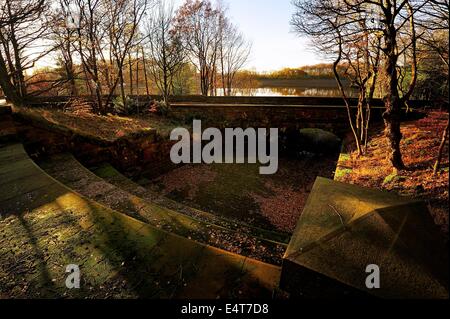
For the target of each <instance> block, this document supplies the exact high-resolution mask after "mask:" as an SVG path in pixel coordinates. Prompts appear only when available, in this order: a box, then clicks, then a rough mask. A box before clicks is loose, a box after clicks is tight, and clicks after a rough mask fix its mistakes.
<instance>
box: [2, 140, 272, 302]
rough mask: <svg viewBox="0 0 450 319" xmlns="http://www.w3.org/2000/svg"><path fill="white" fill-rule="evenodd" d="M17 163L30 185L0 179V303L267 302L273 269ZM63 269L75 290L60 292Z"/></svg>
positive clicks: (8, 149)
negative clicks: (77, 285)
mask: <svg viewBox="0 0 450 319" xmlns="http://www.w3.org/2000/svg"><path fill="white" fill-rule="evenodd" d="M2 151H4V154H9V155H8V156H10V155H12V154H16V155H17V156H18V157H20V156H21V155H20V154H21V153H22V154H24V153H25V151H24V150H23V148H22V147H21V146H20V145H12V146H5V147H4V148H3V149H2ZM21 163H22V164H23V166H22V167H21V168H20V167H17V168H16V169H17V171H19V170H22V172H21V174H22V175H21V176H33V177H32V178H18V179H14V178H8V179H9V182H7V184H4V183H3V180H0V194H2V197H4V198H5V200H4V201H3V200H2V201H0V297H2V298H7V297H21V298H31V297H34V298H36V297H40V298H56V297H58V298H59V297H78V298H86V297H87V298H90V297H92V298H95V297H97V298H105V297H113V298H132V297H141V298H177V297H189V298H217V297H222V298H229V297H242V298H250V297H267V298H270V297H272V294H273V290H274V289H275V288H276V287H277V284H278V280H279V274H280V268H279V267H275V266H271V265H268V264H265V263H261V262H258V261H255V260H252V259H249V258H244V257H242V256H239V255H236V254H232V253H228V252H225V251H223V250H220V249H216V248H212V247H210V246H207V245H202V244H199V243H196V242H194V241H191V240H188V239H186V238H183V237H179V236H177V235H174V234H171V233H168V232H165V231H163V230H160V229H157V228H155V227H152V226H150V225H147V224H145V223H142V222H140V221H138V220H136V219H134V218H131V217H129V216H126V215H124V214H121V213H118V212H116V211H113V210H111V209H108V208H105V207H104V206H102V205H99V204H97V203H96V202H94V201H91V200H88V199H86V198H84V197H82V196H80V195H78V194H76V193H74V192H73V191H71V190H70V189H68V188H66V187H65V186H63V185H62V184H60V183H59V182H57V181H56V180H54V179H52V178H50V177H49V176H48V175H46V174H45V173H44V172H43V171H41V170H40V168H38V167H37V166H35V165H34V163H33V162H32V161H31V160H29V163H28V164H26V161H21ZM10 164H11V162H10V161H9V160H6V159H5V158H4V159H3V160H2V159H1V157H0V170H2V171H3V172H5V173H7V174H14V172H15V171H16V170H13V171H11V170H8V169H5V168H6V167H8V166H9V165H10ZM38 184H39V185H43V187H40V188H38V189H36V188H35V187H34V186H36V185H38ZM28 185H33V187H31V186H28ZM6 193H7V196H5V195H4V194H6ZM68 264H77V265H79V266H80V271H81V274H82V277H81V278H82V282H81V289H72V290H69V289H67V288H66V286H65V280H66V276H67V273H66V266H67V265H68Z"/></svg>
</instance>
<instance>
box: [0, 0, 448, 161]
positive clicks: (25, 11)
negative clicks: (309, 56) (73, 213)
mask: <svg viewBox="0 0 450 319" xmlns="http://www.w3.org/2000/svg"><path fill="white" fill-rule="evenodd" d="M292 4H293V10H294V13H293V16H292V21H291V25H292V28H293V30H294V31H295V32H296V33H297V34H298V35H299V36H302V37H306V38H307V39H309V40H310V45H311V46H312V47H314V48H315V49H317V51H318V54H320V55H321V56H322V57H323V59H324V60H328V61H330V63H328V64H321V65H316V66H307V67H300V68H291V69H283V70H280V71H276V72H272V73H263V74H259V73H257V72H255V71H247V70H245V65H246V62H247V60H248V58H249V55H250V51H251V44H250V43H249V42H248V41H247V40H246V38H245V35H244V34H242V33H241V31H240V30H238V29H237V27H236V26H235V25H234V24H233V23H232V22H231V20H230V19H229V17H228V13H227V7H226V4H225V3H222V2H220V1H218V2H214V3H213V2H211V1H209V0H205V1H200V0H186V1H185V2H184V3H183V4H182V5H181V6H180V7H179V8H178V9H176V10H175V8H174V6H173V4H172V3H171V2H170V1H163V0H15V1H9V0H0V86H1V89H2V91H3V94H4V95H5V96H6V98H7V99H8V100H9V101H11V102H13V103H15V104H17V105H25V104H26V102H27V101H29V100H31V99H33V98H34V97H36V96H55V95H64V96H67V95H68V96H73V97H77V96H90V97H91V99H90V100H91V102H92V105H93V109H94V112H95V113H99V114H107V113H110V112H114V111H117V110H124V109H125V110H126V109H127V108H129V107H133V103H134V101H133V100H132V98H130V96H134V95H150V94H155V93H157V94H159V95H161V96H162V102H161V105H163V106H165V107H169V97H170V96H171V95H187V94H198V93H200V94H202V95H204V96H208V95H219V94H222V95H231V94H232V89H233V88H235V87H241V88H245V87H257V86H258V85H259V81H262V80H277V79H285V80H296V79H309V78H316V79H334V80H335V81H336V83H337V84H336V85H337V87H338V88H339V89H340V92H341V96H342V98H343V99H344V101H345V104H346V106H347V108H348V115H349V125H350V128H351V131H352V132H353V136H354V141H355V144H356V148H357V151H358V154H360V155H363V154H364V153H365V152H366V149H367V143H368V140H369V123H370V116H371V112H370V110H371V103H372V100H373V99H374V98H377V97H378V98H382V99H383V100H384V103H385V107H386V111H385V113H384V115H383V118H384V122H385V127H386V136H387V138H388V140H389V144H390V149H391V151H390V154H389V159H390V162H391V163H392V166H393V167H395V168H398V169H401V168H404V163H403V161H402V156H401V150H400V141H401V139H402V134H401V118H402V114H403V113H404V111H405V110H406V111H408V109H409V105H408V101H409V100H411V99H414V98H416V99H425V100H429V101H430V102H431V103H432V105H433V106H437V107H441V108H442V107H446V106H448V86H449V79H448V76H449V73H448V72H449V53H448V51H449V40H448V36H449V2H448V0H420V1H409V0H377V1H373V0H295V1H293V3H292ZM255 5H256V4H255ZM43 64H44V65H45V64H46V65H48V66H46V67H42V65H43ZM347 85H350V86H351V87H352V88H353V89H356V90H357V92H358V103H357V107H356V108H355V110H354V109H353V107H351V105H350V102H349V98H348V96H347V93H346V89H345V87H346V86H347ZM220 92H221V93H220ZM447 128H448V126H447ZM447 131H448V129H447ZM446 137H447V134H446V133H445V134H443V145H444V144H445V140H446ZM438 166H439V165H438Z"/></svg>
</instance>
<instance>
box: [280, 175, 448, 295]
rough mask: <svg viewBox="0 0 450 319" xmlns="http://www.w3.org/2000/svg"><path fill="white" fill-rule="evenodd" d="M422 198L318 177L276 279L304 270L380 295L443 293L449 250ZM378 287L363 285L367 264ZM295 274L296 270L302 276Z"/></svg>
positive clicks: (291, 278) (294, 280) (298, 286)
mask: <svg viewBox="0 0 450 319" xmlns="http://www.w3.org/2000/svg"><path fill="white" fill-rule="evenodd" d="M438 236H439V234H438V232H437V229H436V227H435V225H434V223H433V221H432V219H431V216H430V214H429V212H428V210H427V207H426V205H425V204H424V203H422V202H418V201H412V200H410V199H407V198H404V197H399V196H397V195H394V194H392V193H387V192H382V191H377V190H372V189H367V188H361V187H358V186H354V185H349V184H344V183H339V182H335V181H332V180H328V179H324V178H318V179H317V180H316V183H315V184H314V187H313V189H312V192H311V195H310V197H309V198H308V202H307V204H306V206H305V209H304V211H303V213H302V216H301V217H300V219H299V221H298V224H297V228H296V230H295V232H294V235H293V237H292V239H291V242H290V244H289V247H288V249H287V251H286V253H285V256H284V260H283V270H282V280H281V286H282V288H285V289H286V290H287V291H289V292H293V293H294V294H302V293H304V292H302V289H303V288H304V287H306V286H308V284H311V283H308V282H307V280H308V277H305V275H306V274H309V275H311V274H318V275H319V277H321V278H322V280H323V281H324V282H326V284H327V285H330V283H332V282H334V283H336V284H338V283H339V284H341V285H342V287H348V288H349V290H350V291H351V290H352V288H353V289H357V290H361V291H362V292H366V293H370V294H373V295H375V296H377V297H382V298H448V256H447V253H448V252H447V251H446V249H445V248H444V245H443V241H442V240H441V238H439V237H438ZM371 264H375V265H378V266H379V268H380V278H381V287H380V289H368V288H367V287H366V283H365V282H366V278H367V276H368V275H369V274H368V273H366V272H365V271H366V267H367V266H368V265H371ZM299 274H302V276H300V275H299Z"/></svg>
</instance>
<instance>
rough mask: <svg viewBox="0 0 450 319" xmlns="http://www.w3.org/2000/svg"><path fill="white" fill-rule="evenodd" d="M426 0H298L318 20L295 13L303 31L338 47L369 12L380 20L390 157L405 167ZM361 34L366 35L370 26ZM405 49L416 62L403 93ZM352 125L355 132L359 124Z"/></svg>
mask: <svg viewBox="0 0 450 319" xmlns="http://www.w3.org/2000/svg"><path fill="white" fill-rule="evenodd" d="M427 2H428V1H426V0H423V1H415V2H414V3H413V2H412V1H408V0H402V1H395V0H377V1H373V0H338V1H333V0H324V1H305V2H302V1H297V2H296V4H297V5H298V6H300V7H301V8H305V9H307V11H310V13H311V14H310V15H309V16H310V17H311V18H313V19H314V20H311V21H308V20H307V18H302V17H301V16H300V15H299V14H298V15H295V16H294V25H295V22H296V19H297V21H298V22H300V23H299V24H298V26H299V30H300V31H304V32H305V33H306V34H308V35H310V36H313V37H316V38H317V39H318V42H319V43H322V44H325V47H327V49H331V50H332V49H333V47H338V48H340V49H339V51H342V49H343V47H344V46H345V45H346V39H347V38H348V36H354V35H355V33H354V32H353V31H352V30H353V29H354V26H356V25H357V24H358V23H359V22H358V21H367V20H366V19H367V17H368V16H372V17H373V18H372V19H373V21H374V22H375V24H376V25H375V26H373V27H372V28H371V29H370V33H369V34H370V35H372V34H374V35H378V36H379V37H380V40H381V41H380V43H379V48H380V50H381V52H382V57H381V58H382V62H383V63H380V66H382V68H383V73H384V75H385V77H386V90H385V92H386V93H385V96H384V102H385V107H386V111H385V112H384V114H383V118H384V122H385V128H386V129H385V134H386V137H387V138H388V141H389V145H390V150H389V154H388V159H389V161H390V162H391V163H392V166H393V167H395V168H398V169H401V168H403V167H404V163H403V160H402V156H401V151H400V141H401V139H402V134H401V130H400V126H401V116H402V108H403V107H404V106H406V105H407V102H408V100H409V99H410V97H411V95H412V93H413V91H414V88H415V84H416V81H417V54H416V52H417V50H416V49H417V47H416V44H417V34H416V23H415V20H414V18H415V16H416V14H417V13H418V12H419V10H420V9H421V8H423V6H424V5H425V4H426V3H427ZM302 3H308V4H311V7H313V8H316V10H311V9H308V7H307V5H304V4H302ZM361 14H363V15H364V16H362V15H361ZM315 23H323V24H324V25H323V26H321V25H315ZM363 29H364V28H363ZM357 32H360V31H357ZM362 34H363V35H364V34H365V32H363V33H362ZM327 40H328V46H327V45H326V41H327ZM405 54H408V56H409V58H408V61H407V63H408V64H409V65H410V66H411V67H410V77H409V78H410V80H409V83H408V85H407V87H406V89H405V90H404V92H403V94H401V90H400V84H401V82H402V81H401V79H402V74H401V73H400V72H399V70H400V69H401V63H400V61H399V57H400V56H402V55H405ZM338 58H339V54H338ZM340 59H342V56H341V57H340V58H339V59H338V60H340ZM352 60H353V59H352ZM335 65H336V63H335ZM335 73H336V72H335ZM338 82H339V81H338ZM353 131H354V133H355V130H353Z"/></svg>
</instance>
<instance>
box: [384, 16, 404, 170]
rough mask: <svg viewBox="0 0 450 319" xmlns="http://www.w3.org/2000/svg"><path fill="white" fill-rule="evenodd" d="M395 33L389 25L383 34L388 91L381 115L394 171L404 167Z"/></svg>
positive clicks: (392, 26) (401, 103)
mask: <svg viewBox="0 0 450 319" xmlns="http://www.w3.org/2000/svg"><path fill="white" fill-rule="evenodd" d="M396 33H397V31H396V29H395V26H394V25H393V22H392V25H390V27H389V28H388V29H387V31H386V34H385V43H386V48H385V52H386V55H387V61H386V67H385V70H386V72H385V73H386V75H387V79H388V91H387V95H386V96H385V98H384V104H385V107H386V111H385V112H384V113H383V119H384V124H385V136H386V138H387V139H388V141H389V147H390V149H389V151H388V160H389V161H390V162H391V164H392V166H393V167H394V168H396V169H404V168H405V165H404V163H403V160H402V153H401V150H400V141H401V140H402V133H401V130H400V127H401V109H402V105H403V102H402V101H401V100H400V96H399V92H398V74H397V60H398V54H397V52H396V47H397V42H396V38H397V35H396Z"/></svg>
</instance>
